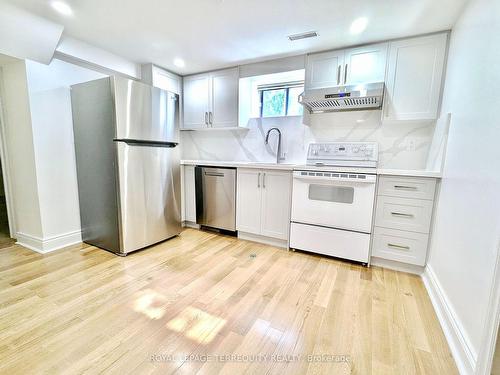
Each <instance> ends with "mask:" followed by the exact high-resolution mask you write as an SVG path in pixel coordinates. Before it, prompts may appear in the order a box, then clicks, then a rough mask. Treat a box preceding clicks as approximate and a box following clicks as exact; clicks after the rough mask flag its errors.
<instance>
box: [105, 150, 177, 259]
mask: <svg viewBox="0 0 500 375" xmlns="http://www.w3.org/2000/svg"><path fill="white" fill-rule="evenodd" d="M115 144H116V149H117V161H118V190H119V211H120V212H119V219H120V241H121V252H122V253H129V252H131V251H134V250H138V249H141V248H144V247H146V246H149V245H153V244H155V243H157V242H160V241H163V240H165V239H168V238H170V237H173V236H176V235H177V234H179V233H180V231H181V197H180V164H179V147H168V146H167V145H164V146H158V145H154V146H152V145H151V144H147V143H144V144H140V143H130V144H129V143H126V142H121V141H117V142H115Z"/></svg>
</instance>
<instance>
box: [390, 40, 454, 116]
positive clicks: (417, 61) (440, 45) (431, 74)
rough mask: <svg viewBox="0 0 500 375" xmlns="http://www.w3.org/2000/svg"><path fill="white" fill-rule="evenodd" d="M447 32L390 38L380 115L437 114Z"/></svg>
mask: <svg viewBox="0 0 500 375" xmlns="http://www.w3.org/2000/svg"><path fill="white" fill-rule="evenodd" d="M447 38H448V34H447V33H443V34H436V35H430V36H424V37H418V38H411V39H405V40H399V41H395V42H391V43H390V46H389V58H388V65H387V78H386V90H387V91H386V95H385V98H384V102H385V104H384V118H385V119H386V120H434V119H436V118H437V115H438V109H439V102H440V97H441V86H442V78H443V71H444V64H445V56H446V44H447Z"/></svg>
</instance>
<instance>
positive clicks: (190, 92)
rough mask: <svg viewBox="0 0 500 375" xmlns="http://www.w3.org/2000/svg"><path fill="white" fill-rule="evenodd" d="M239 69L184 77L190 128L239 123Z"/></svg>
mask: <svg viewBox="0 0 500 375" xmlns="http://www.w3.org/2000/svg"><path fill="white" fill-rule="evenodd" d="M238 81H239V73H238V69H237V68H235V69H226V70H219V71H215V72H210V73H204V74H197V75H194V76H188V77H185V78H184V90H183V91H184V100H183V104H184V111H183V112H184V125H183V127H184V128H186V129H197V128H207V127H209V128H210V127H234V126H238Z"/></svg>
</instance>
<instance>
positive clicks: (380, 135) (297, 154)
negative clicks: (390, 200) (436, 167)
mask: <svg viewBox="0 0 500 375" xmlns="http://www.w3.org/2000/svg"><path fill="white" fill-rule="evenodd" d="M303 122H307V123H308V124H309V125H304V124H303ZM247 127H248V130H237V131H235V130H214V131H212V130H207V131H183V132H181V133H182V136H181V137H182V138H181V139H182V146H181V147H182V158H183V159H197V160H226V161H264V162H266V161H269V162H273V161H274V160H276V145H277V135H276V132H273V133H272V136H271V137H270V139H269V145H266V144H265V142H264V140H265V135H266V132H267V130H269V129H270V128H272V127H277V128H279V129H280V130H281V132H282V135H283V139H282V151H283V153H284V155H285V160H284V161H283V162H284V163H294V164H303V163H305V159H306V154H307V147H308V145H309V143H311V142H339V141H340V142H342V141H353V142H356V141H369V142H378V144H379V167H381V168H395V169H399V168H401V169H424V168H425V167H426V164H428V161H427V158H428V154H429V148H430V145H431V142H432V137H433V134H434V128H435V121H418V122H416V121H412V122H398V123H385V122H382V121H381V111H378V110H377V111H356V112H337V113H325V114H314V115H309V114H306V115H305V116H304V118H302V116H293V117H275V118H264V119H260V118H259V119H251V120H250V121H249V122H248V124H247Z"/></svg>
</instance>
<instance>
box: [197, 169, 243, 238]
mask: <svg viewBox="0 0 500 375" xmlns="http://www.w3.org/2000/svg"><path fill="white" fill-rule="evenodd" d="M195 181H196V223H197V224H199V225H203V226H207V227H210V228H217V229H222V230H228V231H233V232H234V231H236V168H215V167H196V168H195Z"/></svg>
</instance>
